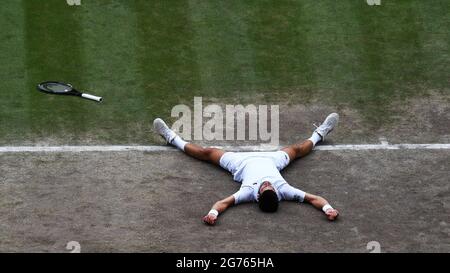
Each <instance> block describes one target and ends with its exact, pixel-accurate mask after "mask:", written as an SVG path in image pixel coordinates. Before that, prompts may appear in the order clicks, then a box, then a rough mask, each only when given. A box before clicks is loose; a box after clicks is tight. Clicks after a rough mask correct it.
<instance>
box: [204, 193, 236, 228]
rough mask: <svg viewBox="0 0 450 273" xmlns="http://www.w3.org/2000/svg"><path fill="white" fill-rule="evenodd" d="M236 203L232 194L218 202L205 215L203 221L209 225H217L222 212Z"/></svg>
mask: <svg viewBox="0 0 450 273" xmlns="http://www.w3.org/2000/svg"><path fill="white" fill-rule="evenodd" d="M232 205H234V196H233V195H231V196H229V197H227V198H225V199H223V200H220V201H218V202H216V203H215V204H214V205H213V207H212V208H211V210H210V211H209V213H208V214H207V215H206V216H205V217H203V222H205V224H208V225H211V226H213V225H215V224H216V222H217V217H218V216H219V214H220V213H223V212H224V211H225V210H226V209H227V208H229V207H231V206H232Z"/></svg>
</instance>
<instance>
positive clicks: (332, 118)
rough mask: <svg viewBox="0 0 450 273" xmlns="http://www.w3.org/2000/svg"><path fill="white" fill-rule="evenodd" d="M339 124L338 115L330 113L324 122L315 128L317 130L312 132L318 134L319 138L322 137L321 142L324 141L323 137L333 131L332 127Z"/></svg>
mask: <svg viewBox="0 0 450 273" xmlns="http://www.w3.org/2000/svg"><path fill="white" fill-rule="evenodd" d="M338 122H339V115H338V114H337V113H332V114H330V115H329V116H328V117H327V118H326V119H325V121H324V122H323V123H322V124H321V125H320V126H319V127H317V126H316V125H314V126H316V127H317V129H316V130H315V131H314V132H316V133H318V134H319V135H320V136H321V137H322V141H323V140H325V137H326V136H327V135H328V134H329V133H331V131H333V129H334V127H336V125H337V124H338Z"/></svg>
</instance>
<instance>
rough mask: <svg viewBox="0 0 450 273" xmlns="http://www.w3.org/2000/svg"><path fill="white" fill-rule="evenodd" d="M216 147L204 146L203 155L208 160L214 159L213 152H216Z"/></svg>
mask: <svg viewBox="0 0 450 273" xmlns="http://www.w3.org/2000/svg"><path fill="white" fill-rule="evenodd" d="M216 150H217V149H215V148H203V155H204V156H205V159H206V160H212V157H213V154H214V153H215V152H216Z"/></svg>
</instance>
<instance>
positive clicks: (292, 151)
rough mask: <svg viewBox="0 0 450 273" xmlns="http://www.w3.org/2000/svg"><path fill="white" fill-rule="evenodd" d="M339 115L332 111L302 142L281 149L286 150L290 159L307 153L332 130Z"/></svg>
mask: <svg viewBox="0 0 450 273" xmlns="http://www.w3.org/2000/svg"><path fill="white" fill-rule="evenodd" d="M338 121H339V115H338V114H336V113H332V114H330V115H328V117H327V118H326V119H325V121H324V122H323V123H322V124H321V125H320V126H319V127H317V129H316V130H315V131H314V133H313V135H312V136H311V137H310V138H309V139H308V140H305V141H303V142H299V143H295V144H293V145H290V146H288V147H286V148H283V149H282V151H284V152H286V153H287V154H288V155H289V158H290V159H291V161H292V160H294V159H296V158H299V157H304V156H306V155H307V154H309V153H310V152H311V151H312V150H313V149H314V146H316V144H317V143H319V142H320V141H323V140H324V139H325V136H327V135H328V134H329V133H330V132H331V131H333V129H334V127H336V125H337V124H338Z"/></svg>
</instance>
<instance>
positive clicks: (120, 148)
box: [0, 143, 450, 153]
mask: <svg viewBox="0 0 450 273" xmlns="http://www.w3.org/2000/svg"><path fill="white" fill-rule="evenodd" d="M214 147H216V148H222V149H224V150H228V151H255V152H256V151H276V150H279V149H280V148H282V147H278V146H268V145H260V146H214ZM447 149H450V143H442V144H440V143H432V144H385V143H383V144H345V145H318V146H316V147H315V150H318V151H360V150H447ZM130 151H141V152H164V151H177V149H175V148H173V147H170V146H133V145H130V146H124V145H112V146H111V145H109V146H0V153H77V152H130Z"/></svg>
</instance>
